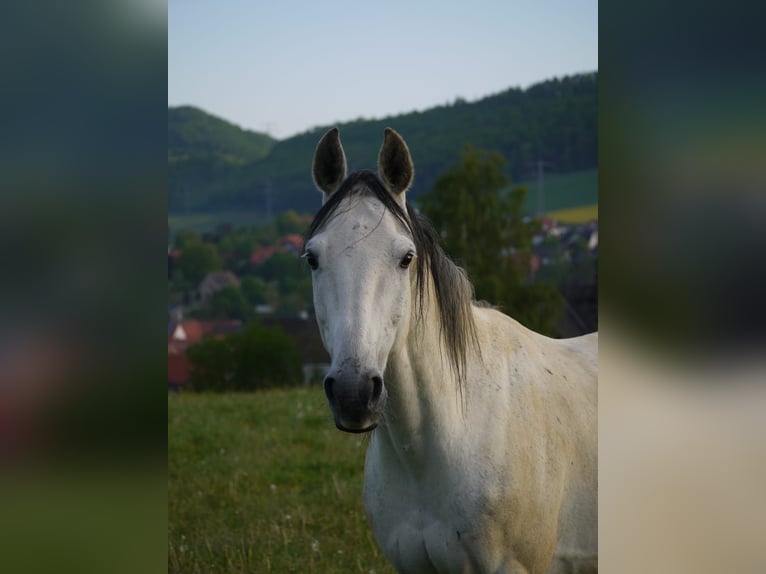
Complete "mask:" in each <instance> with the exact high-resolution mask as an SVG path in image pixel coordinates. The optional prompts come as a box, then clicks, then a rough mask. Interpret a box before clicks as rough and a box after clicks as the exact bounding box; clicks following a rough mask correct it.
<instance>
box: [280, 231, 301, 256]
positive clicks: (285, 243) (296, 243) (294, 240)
mask: <svg viewBox="0 0 766 574" xmlns="http://www.w3.org/2000/svg"><path fill="white" fill-rule="evenodd" d="M279 244H280V245H281V246H282V247H283V248H292V250H293V251H295V252H299V251H300V250H301V249H303V237H301V236H300V235H298V234H297V233H291V234H289V235H285V236H284V237H281V238H280V239H279Z"/></svg>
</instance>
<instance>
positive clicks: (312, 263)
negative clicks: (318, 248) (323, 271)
mask: <svg viewBox="0 0 766 574" xmlns="http://www.w3.org/2000/svg"><path fill="white" fill-rule="evenodd" d="M303 256H304V257H305V258H306V261H307V262H308V264H309V267H311V269H316V268H317V267H319V261H318V260H317V256H316V255H314V254H313V253H311V252H310V251H307V252H306V253H304V254H303Z"/></svg>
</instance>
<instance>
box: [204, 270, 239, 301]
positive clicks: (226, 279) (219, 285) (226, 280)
mask: <svg viewBox="0 0 766 574" xmlns="http://www.w3.org/2000/svg"><path fill="white" fill-rule="evenodd" d="M229 285H233V286H235V287H239V279H237V276H236V275H234V273H232V272H231V271H211V272H210V273H208V274H207V275H206V276H205V278H204V279H203V280H202V283H200V284H199V288H198V289H197V291H198V293H199V300H200V301H202V302H205V301H207V300H208V299H210V298H211V297H212V296H213V295H215V294H216V293H218V292H219V291H220V290H221V289H223V288H224V287H228V286H229Z"/></svg>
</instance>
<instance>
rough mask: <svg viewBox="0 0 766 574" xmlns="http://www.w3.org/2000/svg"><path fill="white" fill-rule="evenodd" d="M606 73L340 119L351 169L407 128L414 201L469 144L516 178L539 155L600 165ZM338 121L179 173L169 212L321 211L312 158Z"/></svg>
mask: <svg viewBox="0 0 766 574" xmlns="http://www.w3.org/2000/svg"><path fill="white" fill-rule="evenodd" d="M597 81H598V78H597V74H596V73H589V74H580V75H576V76H570V77H566V78H560V79H552V80H548V81H545V82H541V83H540V84H537V85H534V86H531V87H529V88H527V89H525V90H522V89H519V88H511V89H508V90H506V91H504V92H501V93H499V94H495V95H493V96H489V97H486V98H483V99H481V100H478V101H476V102H465V101H463V100H460V99H458V100H455V102H453V103H452V104H448V105H444V106H438V107H435V108H432V109H429V110H426V111H423V112H411V113H407V114H401V115H398V116H394V117H388V118H384V119H380V120H359V121H354V122H349V123H345V124H340V126H339V127H340V128H341V138H342V140H343V143H344V147H345V149H346V154H347V156H348V160H349V169H350V170H355V169H362V168H374V167H375V162H376V159H377V153H378V150H379V148H380V144H381V142H382V137H383V129H384V128H385V127H386V126H391V127H393V128H395V129H396V130H398V131H399V132H400V133H401V134H402V135H403V136H404V138H405V139H406V140H407V143H408V144H409V147H410V150H411V152H412V155H413V160H414V162H415V168H416V176H415V182H414V185H413V187H412V197H413V198H417V196H418V195H419V194H421V193H423V192H425V191H428V190H430V189H431V187H432V186H433V183H434V182H435V180H436V178H437V177H438V175H439V174H440V173H441V172H443V171H444V170H445V169H446V168H447V167H448V166H449V165H451V164H453V163H455V162H456V161H457V159H458V158H459V156H460V152H461V150H462V149H463V148H464V146H465V145H473V146H476V147H481V148H486V149H491V150H495V151H499V152H500V153H502V154H503V156H504V157H505V158H506V160H507V161H508V171H509V175H510V176H511V178H512V180H513V181H523V180H524V179H525V178H526V177H527V174H528V173H529V172H531V171H533V170H534V166H535V164H536V162H537V160H538V159H542V160H544V161H546V162H548V163H549V164H550V165H553V166H555V170H556V171H557V172H558V173H569V172H575V171H582V170H588V169H595V168H596V167H597V164H598V163H597V162H598V143H597ZM329 127H330V126H321V127H317V128H315V129H314V130H311V131H309V132H306V133H303V134H300V135H297V136H295V137H292V138H289V139H286V140H282V141H279V142H277V143H275V144H274V146H273V148H272V149H271V151H270V152H269V153H268V155H266V156H265V157H263V158H261V159H258V160H255V161H253V162H250V163H247V164H245V165H241V166H231V165H223V164H221V163H220V162H219V163H211V164H209V165H205V166H203V167H202V168H201V169H197V170H194V171H189V170H186V171H184V170H180V169H174V168H173V166H171V171H170V192H169V210H170V212H171V213H178V212H184V211H185V210H190V211H227V210H232V209H236V210H246V211H251V212H252V211H264V210H265V208H266V206H267V205H271V207H272V209H273V210H274V211H281V210H285V209H295V210H298V211H313V210H314V209H316V207H317V197H316V191H315V190H314V189H313V184H312V182H311V175H310V169H311V161H312V158H313V153H314V149H315V147H316V144H317V142H318V141H319V138H320V137H321V135H322V134H323V133H324V131H326V130H327V129H328V128H329Z"/></svg>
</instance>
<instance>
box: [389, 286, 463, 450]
mask: <svg viewBox="0 0 766 574" xmlns="http://www.w3.org/2000/svg"><path fill="white" fill-rule="evenodd" d="M412 297H413V299H412V301H413V305H412V313H411V316H410V322H409V333H408V334H407V337H406V339H405V341H404V342H403V344H402V345H401V346H400V347H399V348H398V349H397V350H396V351H395V352H394V353H392V355H391V356H390V357H389V361H388V365H387V368H386V387H387V389H388V393H389V399H388V406H387V407H386V418H385V424H384V425H381V426H380V427H379V428H378V430H376V431H375V432H376V434H377V433H380V434H381V439H384V440H385V441H388V444H389V445H390V446H391V447H393V448H394V450H395V451H397V452H398V454H399V455H400V456H405V457H406V456H414V457H416V458H417V457H418V456H420V455H421V454H423V453H424V452H432V453H433V452H435V450H436V449H437V448H438V447H437V445H438V444H439V443H441V444H443V443H444V439H445V436H446V434H447V433H449V432H452V431H453V430H457V425H459V424H460V422H461V421H462V415H463V413H462V409H461V400H462V394H461V392H460V390H459V387H458V380H457V376H456V374H455V372H454V370H453V368H452V365H451V362H450V359H449V354H448V352H447V349H446V347H445V345H444V342H443V340H442V334H441V325H440V319H439V309H438V307H437V304H436V296H435V293H434V291H433V286H432V285H430V281H429V286H428V293H427V295H426V297H425V298H424V300H423V313H422V316H421V315H420V312H419V309H418V306H417V304H416V303H415V301H416V299H415V297H416V293H415V290H414V289H413V293H412Z"/></svg>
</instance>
